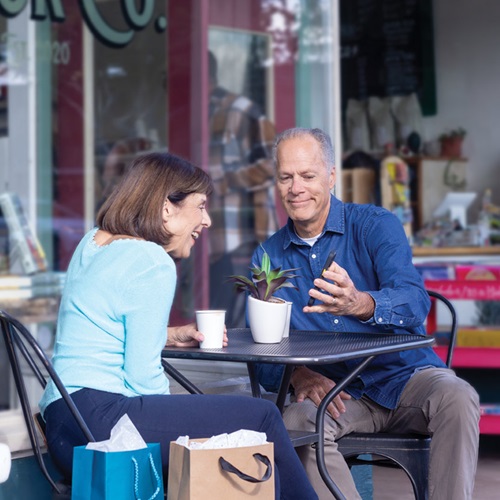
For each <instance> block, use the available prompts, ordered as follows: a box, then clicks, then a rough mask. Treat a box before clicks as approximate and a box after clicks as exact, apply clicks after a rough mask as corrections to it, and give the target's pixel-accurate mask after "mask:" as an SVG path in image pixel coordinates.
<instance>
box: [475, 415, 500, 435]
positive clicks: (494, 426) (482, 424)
mask: <svg viewBox="0 0 500 500" xmlns="http://www.w3.org/2000/svg"><path fill="white" fill-rule="evenodd" d="M479 432H480V433H481V434H500V415H490V414H487V415H481V419H480V420H479Z"/></svg>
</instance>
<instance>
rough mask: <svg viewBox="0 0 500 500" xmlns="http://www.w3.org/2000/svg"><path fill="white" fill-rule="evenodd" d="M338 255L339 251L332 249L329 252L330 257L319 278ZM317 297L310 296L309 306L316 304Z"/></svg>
mask: <svg viewBox="0 0 500 500" xmlns="http://www.w3.org/2000/svg"><path fill="white" fill-rule="evenodd" d="M336 255H337V252H336V251H335V250H332V251H331V252H330V253H329V254H328V257H327V258H326V262H325V265H324V266H323V270H322V271H321V274H320V275H319V278H321V277H322V276H323V273H324V272H325V271H326V270H327V269H328V268H329V267H330V266H331V265H332V262H333V261H334V260H335V256H336ZM314 288H315V289H316V290H319V288H318V287H317V286H315V287H314ZM315 300H316V299H315V298H314V297H309V302H308V303H307V306H308V307H311V306H312V305H313V304H314V301H315Z"/></svg>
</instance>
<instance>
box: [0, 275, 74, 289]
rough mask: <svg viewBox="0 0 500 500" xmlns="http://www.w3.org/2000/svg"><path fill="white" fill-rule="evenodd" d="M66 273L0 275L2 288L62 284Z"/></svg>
mask: <svg viewBox="0 0 500 500" xmlns="http://www.w3.org/2000/svg"><path fill="white" fill-rule="evenodd" d="M64 277H65V273H61V272H54V271H47V272H43V273H37V274H31V275H29V276H28V275H21V274H5V275H0V290H6V289H19V288H31V287H38V286H62V283H63V281H64Z"/></svg>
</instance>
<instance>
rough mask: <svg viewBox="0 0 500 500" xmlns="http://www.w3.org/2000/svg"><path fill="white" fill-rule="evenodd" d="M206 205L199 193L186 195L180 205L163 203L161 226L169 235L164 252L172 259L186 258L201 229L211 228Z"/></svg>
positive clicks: (204, 197)
mask: <svg viewBox="0 0 500 500" xmlns="http://www.w3.org/2000/svg"><path fill="white" fill-rule="evenodd" d="M206 203H207V196H206V195H205V194H201V193H193V194H190V195H188V196H187V197H186V198H185V199H184V201H183V202H182V203H181V204H180V205H174V204H173V203H171V202H170V200H166V201H165V204H164V206H163V225H164V227H165V229H166V230H167V232H168V233H169V234H170V235H171V237H170V242H169V244H168V245H167V247H166V250H167V252H168V253H169V254H170V256H171V257H172V258H174V259H186V258H188V257H189V255H190V253H191V248H192V247H193V245H194V244H195V242H196V240H197V239H198V238H199V237H200V234H201V231H202V229H203V228H204V227H206V228H208V227H210V226H211V224H212V221H211V220H210V216H209V215H208V213H207V210H206Z"/></svg>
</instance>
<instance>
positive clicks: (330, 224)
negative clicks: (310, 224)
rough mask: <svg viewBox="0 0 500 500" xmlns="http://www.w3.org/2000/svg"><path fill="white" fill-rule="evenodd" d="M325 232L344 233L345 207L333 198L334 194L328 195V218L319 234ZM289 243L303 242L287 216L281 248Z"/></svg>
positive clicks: (298, 243)
mask: <svg viewBox="0 0 500 500" xmlns="http://www.w3.org/2000/svg"><path fill="white" fill-rule="evenodd" d="M327 232H332V233H339V234H344V232H345V207H344V204H343V203H342V202H341V201H340V200H338V199H337V198H335V196H333V194H332V195H330V210H329V212H328V218H327V219H326V223H325V226H324V228H323V231H322V233H321V236H323V234H325V233H327ZM290 243H295V244H296V245H304V242H303V241H302V240H301V239H300V238H299V237H298V236H297V233H296V232H295V228H294V225H293V221H292V219H290V218H288V221H287V224H286V234H285V237H284V238H283V248H284V249H286V248H288V247H289V246H290Z"/></svg>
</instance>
